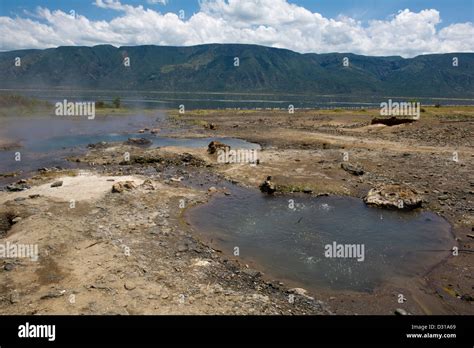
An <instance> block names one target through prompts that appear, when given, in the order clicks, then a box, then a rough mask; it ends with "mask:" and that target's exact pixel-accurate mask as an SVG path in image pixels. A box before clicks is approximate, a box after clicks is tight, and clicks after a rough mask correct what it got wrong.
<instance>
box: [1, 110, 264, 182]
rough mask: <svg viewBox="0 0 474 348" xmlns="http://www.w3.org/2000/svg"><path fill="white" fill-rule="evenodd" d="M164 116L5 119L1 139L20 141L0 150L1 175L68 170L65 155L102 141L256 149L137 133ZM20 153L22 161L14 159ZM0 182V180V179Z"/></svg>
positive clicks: (173, 133)
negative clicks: (54, 168)
mask: <svg viewBox="0 0 474 348" xmlns="http://www.w3.org/2000/svg"><path fill="white" fill-rule="evenodd" d="M164 117H165V115H164V114H163V113H161V112H160V111H156V112H152V113H150V112H147V113H140V112H138V111H137V113H135V114H133V115H126V116H125V115H109V116H99V115H98V116H96V118H95V119H94V120H88V119H87V118H86V117H78V118H71V117H57V116H44V115H43V116H32V117H25V116H21V117H8V118H7V117H4V118H2V119H1V120H0V121H1V124H0V125H1V127H0V139H1V138H5V139H9V140H10V141H16V142H19V144H20V147H18V148H14V149H9V150H4V151H0V173H2V172H14V171H23V172H28V171H33V170H36V169H38V168H40V167H50V166H61V167H71V166H74V165H75V164H73V163H69V162H66V161H65V160H64V158H66V157H67V156H71V155H75V154H79V153H82V152H84V151H85V150H86V147H87V145H88V144H94V143H98V142H101V141H105V142H123V141H126V140H127V139H128V138H138V137H140V138H148V139H150V140H151V141H152V142H153V143H152V145H151V147H163V146H185V147H191V148H198V147H202V148H207V146H208V144H209V143H210V142H211V141H213V140H217V141H221V142H224V143H226V144H228V145H230V146H231V147H233V148H240V149H258V148H260V146H259V145H258V144H252V143H249V142H247V141H245V140H242V139H235V138H220V137H212V138H209V137H206V138H181V137H175V136H176V135H178V132H176V131H174V130H173V129H167V130H163V132H160V133H159V134H157V135H153V134H149V133H148V134H139V133H137V131H138V130H139V129H142V128H145V127H148V128H155V127H158V128H161V126H162V122H163V120H164ZM17 152H19V153H20V155H21V158H20V159H21V160H20V161H17V160H16V153H17ZM0 183H2V180H0Z"/></svg>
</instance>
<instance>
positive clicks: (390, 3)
mask: <svg viewBox="0 0 474 348" xmlns="http://www.w3.org/2000/svg"><path fill="white" fill-rule="evenodd" d="M121 2H122V3H123V4H131V5H134V6H137V5H143V6H145V7H150V8H153V9H156V10H159V11H163V12H175V13H177V12H178V11H179V10H181V9H184V11H185V13H186V14H187V15H188V14H189V15H191V14H193V13H194V12H197V11H199V1H198V0H168V3H167V4H166V5H161V4H149V3H148V2H147V1H146V0H123V1H121ZM289 2H290V3H294V4H297V5H300V6H303V7H305V8H307V9H308V10H311V11H312V12H318V13H321V14H322V15H324V16H326V17H331V18H333V17H337V16H338V15H341V14H342V15H346V16H349V17H352V18H355V19H359V20H362V21H367V20H371V19H384V18H386V17H387V16H390V15H392V14H394V13H396V12H397V11H398V10H402V9H406V8H408V9H410V10H412V11H420V10H423V9H427V8H434V9H437V10H438V11H440V13H441V15H442V18H443V22H442V24H441V26H446V25H449V24H453V23H457V22H468V21H470V22H472V21H474V5H473V4H474V0H294V1H289ZM37 6H42V7H47V8H49V9H52V10H53V9H61V10H63V11H67V12H69V11H70V10H71V9H74V10H75V11H76V12H78V13H82V14H87V15H88V17H90V18H91V19H105V20H110V19H112V18H113V17H114V11H103V10H101V9H99V8H97V6H94V5H93V1H92V0H1V1H0V15H3V16H10V17H11V16H16V15H22V11H23V10H25V9H26V10H29V11H32V10H34V9H35V8H36V7H37Z"/></svg>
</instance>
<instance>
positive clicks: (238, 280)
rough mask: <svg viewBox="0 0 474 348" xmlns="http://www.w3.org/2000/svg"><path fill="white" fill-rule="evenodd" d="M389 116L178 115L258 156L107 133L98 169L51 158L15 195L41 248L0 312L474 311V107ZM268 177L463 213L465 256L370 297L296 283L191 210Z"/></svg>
mask: <svg viewBox="0 0 474 348" xmlns="http://www.w3.org/2000/svg"><path fill="white" fill-rule="evenodd" d="M375 116H377V115H376V112H375V111H362V112H348V111H337V110H336V111H309V110H307V111H306V110H305V111H298V110H297V111H296V112H295V114H289V113H287V112H283V111H194V112H186V114H184V115H182V114H179V113H178V112H174V111H170V112H169V121H170V127H174V128H178V129H182V132H181V133H180V135H181V136H185V137H190V136H197V137H204V136H206V137H208V136H209V137H212V136H219V137H225V136H231V137H238V138H242V139H246V140H248V141H252V142H256V143H259V144H260V145H261V146H262V150H260V151H259V152H258V158H259V163H258V165H256V166H250V165H248V164H247V165H245V164H221V163H218V161H217V158H216V154H213V155H211V154H209V153H208V152H207V150H206V149H191V148H178V147H174V148H173V147H169V148H162V149H150V148H148V147H146V146H137V145H140V144H133V143H130V142H129V143H128V144H98V145H96V146H93V147H91V149H90V150H89V151H88V153H87V154H85V155H84V156H79V157H74V158H70V159H69V160H70V161H73V162H75V163H80V164H81V165H83V166H84V167H85V168H87V169H84V170H83V171H78V170H73V171H72V170H70V171H65V170H62V171H61V170H43V171H41V172H40V173H38V174H37V175H36V176H34V177H32V178H29V179H27V180H26V181H25V182H21V183H18V185H20V186H21V185H26V186H28V187H31V188H30V189H27V190H24V191H19V192H0V203H1V204H2V206H1V212H0V233H1V232H2V229H3V235H4V237H3V242H4V243H5V242H6V241H10V242H11V243H28V244H38V245H39V250H40V258H39V261H30V260H27V259H18V258H17V259H15V258H12V259H3V270H2V271H0V280H1V284H2V285H1V287H0V296H1V298H0V312H1V313H39V314H43V313H85V314H95V313H116V314H127V313H129V314H141V313H150V314H151V313H224V314H248V313H252V314H261V313H264V314H280V313H284V314H302V313H306V314H308V313H316V314H329V313H336V314H353V313H358V314H371V313H380V314H392V313H394V312H395V310H397V308H398V309H399V312H402V313H403V311H406V312H409V313H413V314H438V313H439V314H456V313H458V314H467V313H470V314H472V313H474V310H473V304H472V299H473V296H474V281H473V274H474V272H473V267H474V266H473V265H474V263H473V254H472V251H473V246H474V243H473V241H474V239H473V238H472V237H473V236H472V234H473V233H474V232H473V226H474V217H473V204H472V203H473V192H474V177H473V176H472V173H473V172H474V171H473V169H474V168H473V159H474V151H473V145H474V144H473V137H472V131H473V130H474V121H473V119H474V109H473V108H456V109H454V108H426V111H425V112H424V113H422V116H421V119H420V120H419V121H417V122H413V123H407V124H402V125H397V126H392V127H388V126H383V125H371V120H372V119H373V118H374V117H375ZM143 145H146V144H143ZM268 176H271V185H272V187H274V189H275V191H276V193H275V194H282V193H285V194H291V193H292V192H305V193H307V194H312V195H321V194H338V195H350V196H355V197H360V198H364V197H366V200H367V201H368V203H373V204H378V205H388V206H391V207H392V208H394V209H398V208H401V209H412V208H417V207H419V206H420V205H421V209H428V210H432V211H435V212H437V213H439V214H440V215H442V216H444V217H445V218H446V219H447V220H448V221H449V222H450V223H451V224H452V226H453V234H454V237H455V239H456V243H455V245H453V247H456V248H457V250H458V251H459V252H458V253H457V255H452V256H450V257H448V258H447V259H445V260H444V261H443V262H442V263H440V264H439V265H437V266H436V267H434V268H433V269H432V270H431V271H430V272H429V273H427V274H425V275H424V276H422V277H420V278H419V279H414V280H413V281H411V282H409V283H407V284H400V283H396V282H394V284H385V285H383V286H381V287H380V288H379V289H377V290H376V291H375V292H374V293H370V294H366V293H356V292H354V293H352V292H347V291H345V292H333V291H324V290H322V291H320V292H319V293H307V292H306V293H305V292H304V290H302V289H298V288H297V289H294V287H296V286H297V285H295V284H291V285H290V284H286V282H285V284H284V283H282V282H281V280H274V279H272V277H271V275H261V274H260V272H258V265H252V264H250V265H246V260H239V259H236V258H235V257H232V256H231V255H222V254H221V253H220V252H219V251H218V250H217V248H216V247H214V246H213V245H210V244H208V243H204V242H202V241H200V240H199V237H198V236H199V234H196V233H195V232H194V231H193V229H192V226H189V225H188V224H187V223H186V220H185V218H184V216H183V213H184V212H185V211H186V209H189V208H190V207H191V206H192V205H194V204H202V203H204V202H205V201H206V200H207V199H208V198H209V197H211V196H212V195H220V194H224V193H225V192H227V187H226V186H229V185H230V183H231V182H233V183H238V184H239V185H244V186H248V187H253V188H255V189H258V187H259V185H261V184H262V182H263V181H264V180H265V179H266V178H267V177H268ZM59 182H62V183H61V184H60V183H59ZM125 182H128V183H127V184H125ZM53 183H57V185H58V186H57V187H51V184H53ZM113 186H114V187H115V188H114V191H115V192H112V187H113ZM371 190H372V192H371V195H369V196H368V193H369V192H370V191H371ZM71 200H73V201H71ZM400 201H401V202H402V204H401V205H400ZM71 204H72V205H73V206H74V207H71ZM418 209H419V208H418ZM213 247H214V249H213ZM395 283H396V284H395ZM400 293H402V294H403V295H404V297H405V298H406V302H404V303H402V304H400V303H398V302H397V297H398V295H399V294H400ZM367 303H371V306H367Z"/></svg>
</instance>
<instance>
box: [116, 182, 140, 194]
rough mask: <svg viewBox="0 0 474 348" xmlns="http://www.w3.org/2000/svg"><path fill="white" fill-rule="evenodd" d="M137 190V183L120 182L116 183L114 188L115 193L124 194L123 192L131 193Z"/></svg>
mask: <svg viewBox="0 0 474 348" xmlns="http://www.w3.org/2000/svg"><path fill="white" fill-rule="evenodd" d="M134 188H136V186H135V183H134V182H133V181H120V182H116V183H115V184H113V186H112V192H113V193H122V192H123V191H125V190H127V191H131V190H133V189H134Z"/></svg>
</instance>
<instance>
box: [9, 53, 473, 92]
mask: <svg viewBox="0 0 474 348" xmlns="http://www.w3.org/2000/svg"><path fill="white" fill-rule="evenodd" d="M18 58H19V59H18ZM236 58H238V59H236ZM128 62H129V63H130V66H127V63H128ZM456 62H457V66H456ZM344 63H346V64H344ZM0 73H1V78H0V88H4V89H22V88H65V89H67V88H86V89H106V90H144V91H171V92H245V93H267V92H268V93H301V94H309V95H311V94H339V95H352V96H358V95H361V96H367V95H380V96H382V95H383V96H400V97H418V96H419V97H450V98H452V97H474V53H448V54H430V55H421V56H417V57H414V58H402V57H399V56H391V57H372V56H362V55H356V54H351V53H327V54H316V53H307V54H301V53H296V52H293V51H290V50H286V49H278V48H270V47H265V46H257V45H242V44H208V45H199V46H190V47H171V46H133V47H125V46H124V47H118V48H117V47H114V46H111V45H99V46H94V47H82V46H74V47H72V46H71V47H70V46H68V47H58V48H51V49H44V50H36V49H31V50H20V51H10V52H0Z"/></svg>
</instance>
